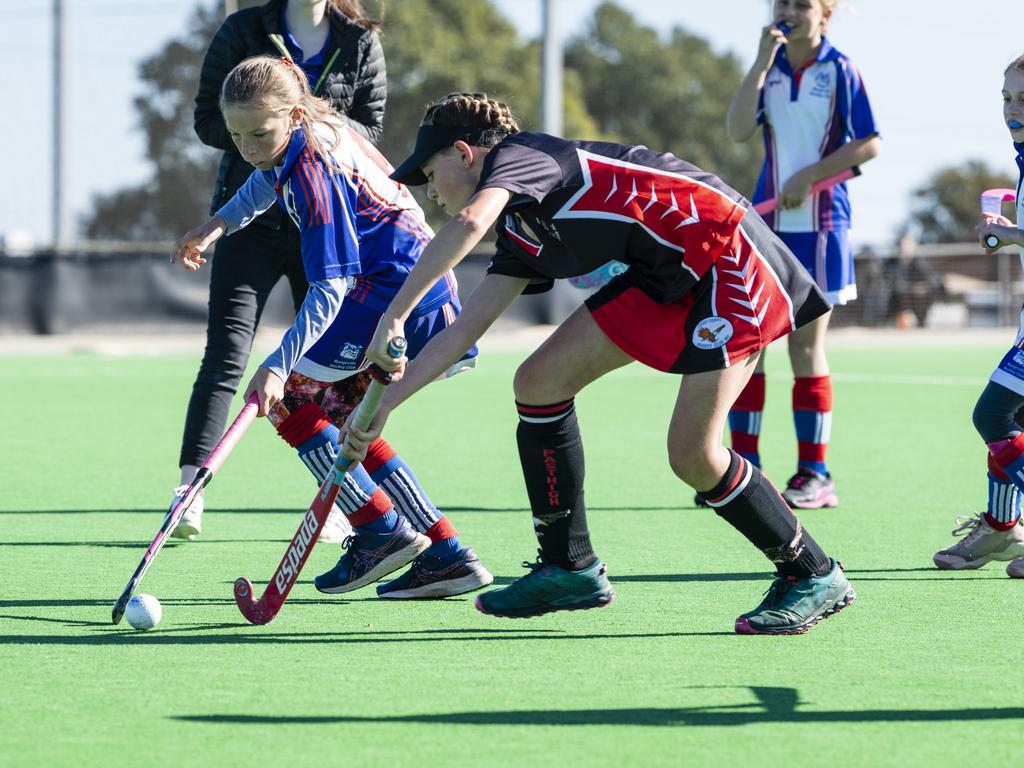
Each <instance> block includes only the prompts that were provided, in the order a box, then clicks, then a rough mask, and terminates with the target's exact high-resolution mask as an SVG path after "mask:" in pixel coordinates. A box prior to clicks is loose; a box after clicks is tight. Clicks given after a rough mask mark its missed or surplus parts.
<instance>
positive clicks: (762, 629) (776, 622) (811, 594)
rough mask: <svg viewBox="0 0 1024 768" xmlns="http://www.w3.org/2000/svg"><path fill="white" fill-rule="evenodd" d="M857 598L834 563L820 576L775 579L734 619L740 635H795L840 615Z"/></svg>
mask: <svg viewBox="0 0 1024 768" xmlns="http://www.w3.org/2000/svg"><path fill="white" fill-rule="evenodd" d="M856 597H857V594H856V593H855V592H854V591H853V587H851V586H850V582H848V581H847V580H846V576H845V575H844V574H843V567H842V566H841V565H840V564H839V563H837V562H836V561H835V560H833V561H832V570H831V571H829V572H828V573H826V574H825V575H824V576H810V577H808V578H804V579H800V578H797V577H796V576H779V577H778V578H777V579H775V581H773V582H772V585H771V586H770V587H769V588H768V591H767V592H766V593H765V596H764V600H762V601H761V604H760V605H759V606H757V608H755V609H754V610H752V611H749V612H748V613H744V614H743V615H742V616H740V617H739V618H737V619H736V631H737V632H738V633H739V634H741V635H799V634H802V633H804V632H806V631H807V630H808V629H810V628H811V627H813V626H814V625H815V624H817V623H818V622H819V621H821V620H822V619H827V618H828V617H829V616H831V615H832V614H833V613H837V612H838V611H841V610H842V609H843V608H845V607H846V606H848V605H849V604H850V603H852V602H853V601H854V599H855V598H856Z"/></svg>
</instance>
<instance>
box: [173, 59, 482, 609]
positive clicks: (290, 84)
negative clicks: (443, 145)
mask: <svg viewBox="0 0 1024 768" xmlns="http://www.w3.org/2000/svg"><path fill="white" fill-rule="evenodd" d="M221 109H222V111H223V113H224V119H225V122H226V124H227V126H228V130H229V131H230V133H231V136H232V138H233V139H234V141H235V142H236V144H237V145H238V148H239V150H240V152H241V154H242V156H243V157H244V158H245V159H246V160H247V161H248V162H249V163H251V164H252V165H254V166H256V168H257V170H256V171H254V172H253V174H252V175H251V176H250V178H249V180H248V181H247V182H246V183H245V185H243V187H242V188H241V189H240V190H239V191H238V193H237V194H236V195H235V196H234V197H233V198H232V199H231V201H229V202H228V203H227V204H226V205H225V206H224V207H222V208H221V209H220V210H219V211H218V212H217V214H216V215H215V216H214V217H213V218H211V219H210V220H209V221H208V222H206V223H205V224H203V225H202V226H200V227H198V228H196V229H194V230H192V231H191V232H189V233H188V234H186V235H185V236H184V237H183V238H182V239H181V240H179V241H178V242H177V243H176V244H175V248H174V251H173V252H172V260H174V259H176V258H177V259H181V261H182V263H183V264H184V265H185V266H186V267H187V268H190V269H197V268H198V267H199V266H200V265H201V264H203V263H204V262H205V259H204V258H203V257H202V255H201V254H202V252H203V251H204V250H205V249H206V248H207V247H209V246H210V245H211V244H212V243H214V242H215V241H216V240H217V239H218V238H219V237H220V236H222V235H224V234H230V233H231V232H234V231H237V230H238V229H240V228H242V227H244V226H246V225H247V224H248V223H250V222H251V221H252V220H253V219H255V218H256V217H257V216H259V215H260V214H261V213H263V212H264V211H266V210H268V209H269V208H270V207H271V206H273V205H274V204H275V203H279V204H280V205H281V206H283V207H284V209H285V210H286V211H287V212H288V215H289V216H290V217H291V218H292V220H293V221H294V222H295V224H296V226H297V227H298V228H299V232H300V234H301V251H302V260H303V265H304V267H305V271H306V277H307V279H308V280H309V291H308V293H307V295H306V299H305V301H304V303H303V305H302V308H301V309H300V311H299V314H298V316H297V317H296V319H295V324H294V325H293V326H292V328H290V329H289V330H288V331H287V333H285V335H284V338H283V339H282V341H281V344H280V346H279V347H278V348H277V349H276V350H275V351H274V352H272V353H271V354H270V355H269V356H268V357H267V359H266V360H264V362H263V364H262V365H261V366H260V368H259V369H258V371H257V372H256V374H255V375H254V376H253V378H252V380H251V381H250V382H249V384H248V386H247V387H246V389H245V396H246V397H248V396H249V394H250V393H254V392H255V393H256V395H257V396H258V398H259V414H260V415H261V416H268V417H269V419H270V421H271V422H272V423H273V424H274V425H275V426H276V427H277V431H278V433H279V434H280V435H281V437H282V438H284V439H285V440H286V441H287V442H288V443H289V444H290V445H292V446H293V447H294V448H295V449H296V450H297V451H298V453H299V456H300V457H301V458H302V460H303V461H304V462H305V464H306V465H307V466H308V467H309V469H310V470H311V471H312V472H313V474H314V475H315V476H316V477H317V479H318V480H319V481H321V482H322V481H323V479H324V477H325V476H326V474H327V472H328V471H329V468H330V466H331V465H332V464H333V461H334V457H335V455H336V453H337V438H338V428H337V425H340V424H342V423H344V420H345V419H346V418H347V416H348V415H349V413H351V411H352V410H353V409H354V408H355V406H356V405H357V404H358V403H359V401H360V400H361V399H362V397H363V394H364V393H365V391H366V388H367V386H368V384H369V373H368V372H367V370H366V369H367V367H368V361H367V359H366V357H365V350H366V346H367V344H368V342H369V341H370V338H371V337H372V335H373V332H374V329H375V328H376V326H377V323H378V321H379V319H380V316H381V313H382V312H383V310H384V309H386V307H387V306H388V303H389V302H390V301H391V298H392V297H393V296H394V294H395V293H396V292H397V291H398V289H399V288H400V286H401V285H402V283H403V282H404V280H405V278H406V276H407V275H408V274H409V272H410V271H411V270H412V268H413V266H414V265H415V263H416V260H417V259H418V258H419V256H420V253H421V252H422V251H423V249H424V247H425V246H426V245H427V243H429V242H430V239H431V237H432V236H433V232H431V230H430V228H429V227H428V225H427V224H426V221H425V220H424V218H423V212H422V210H421V209H420V208H419V206H418V205H417V203H416V202H415V200H414V199H413V197H412V196H411V195H410V194H409V192H408V190H407V189H405V188H404V187H403V186H401V185H400V184H396V183H395V182H393V181H392V180H391V179H390V178H389V176H388V174H389V173H390V172H391V170H392V168H391V166H390V164H389V163H388V162H387V161H386V160H385V159H384V158H383V156H381V155H380V153H379V152H377V151H376V150H375V149H374V148H373V147H372V146H371V145H370V144H369V143H368V142H367V141H366V140H365V139H363V138H362V137H360V136H359V135H358V134H356V133H355V132H354V131H352V130H351V129H350V128H348V127H347V126H346V125H345V124H344V123H343V122H342V121H341V120H340V119H339V118H338V117H337V116H335V115H334V114H333V113H332V112H331V111H330V109H329V107H328V106H327V104H326V103H325V102H323V101H321V100H319V99H316V98H315V97H313V96H312V95H311V94H310V91H309V86H308V83H307V81H306V77H305V75H304V74H303V73H302V71H301V70H300V69H299V68H298V67H297V66H296V65H295V64H294V63H292V62H290V61H289V60H287V59H277V58H271V57H265V56H264V57H254V58H251V59H247V60H246V61H244V62H242V63H241V64H239V65H238V66H237V67H235V68H234V69H233V70H232V71H231V72H230V73H229V75H228V76H227V78H226V79H225V81H224V86H223V89H222V92H221ZM459 309H460V306H459V300H458V295H457V291H456V284H455V279H454V276H453V275H452V274H451V273H450V272H445V273H444V274H443V275H441V276H440V279H439V280H438V281H437V282H436V283H435V284H433V285H432V286H431V287H430V288H429V290H428V291H427V292H426V293H425V295H424V296H423V298H422V300H421V301H420V302H418V304H417V305H416V307H415V309H414V310H413V313H412V322H411V324H410V327H409V332H408V336H407V339H408V341H409V349H410V353H411V354H415V353H417V352H418V351H419V350H420V349H421V348H422V347H423V346H424V344H426V342H427V340H428V339H429V338H430V337H431V336H432V335H434V334H435V333H437V332H439V331H440V330H443V329H444V328H445V327H447V326H448V325H449V324H451V323H452V322H454V320H455V317H456V315H457V314H458V312H459ZM475 357H476V349H475V348H473V349H470V350H468V351H467V353H466V354H465V355H464V356H462V358H460V360H458V361H455V362H454V364H453V365H452V367H451V368H449V369H448V370H446V371H445V372H442V375H452V374H454V373H457V372H458V371H460V370H463V369H465V368H468V367H472V366H473V365H474V363H475ZM392 502H394V504H397V506H398V509H399V511H400V512H402V516H399V515H396V513H395V511H394V509H393V503H392ZM339 506H340V507H341V509H342V511H343V512H344V513H345V515H346V516H347V518H348V521H349V523H350V524H351V526H352V528H353V536H351V537H350V538H349V539H348V540H347V541H346V544H345V546H346V548H347V551H346V553H345V554H344V555H343V556H342V558H341V559H340V560H339V562H338V565H337V566H336V567H335V568H334V569H333V570H332V571H330V572H328V573H326V574H323V575H322V576H319V577H317V579H316V586H317V588H318V589H320V590H321V591H324V592H347V591H350V590H352V589H356V588H358V587H360V586H363V585H365V584H368V583H371V582H373V581H376V580H377V579H378V578H380V577H382V576H384V575H386V574H387V573H389V572H390V571H393V570H395V569H397V568H399V567H401V566H402V565H405V564H406V563H408V562H409V561H410V560H412V559H413V558H417V559H416V562H415V563H414V564H413V567H412V569H411V570H410V571H409V572H408V573H406V574H404V575H403V576H402V577H400V578H399V579H396V580H394V581H392V582H389V583H388V584H384V585H382V586H381V587H380V588H378V592H379V593H380V594H381V595H382V596H384V597H441V596H447V595H452V594H459V593H461V592H466V591H469V590H471V589H476V588H478V587H480V586H483V585H485V584H489V583H490V582H491V575H490V574H489V573H488V572H487V571H486V569H484V568H483V566H482V565H481V564H480V562H479V560H478V559H477V558H476V555H475V554H474V553H473V551H472V550H471V549H469V548H466V547H463V546H462V545H461V543H460V542H459V539H458V535H457V531H455V529H454V527H453V526H452V525H451V523H450V522H449V521H448V519H447V518H446V517H445V516H444V515H443V514H441V513H440V512H439V511H438V510H437V508H436V507H435V506H434V505H433V504H432V503H431V502H430V499H429V497H428V496H427V495H426V493H425V492H424V491H423V489H422V488H421V487H420V486H419V483H418V482H417V481H416V478H415V476H414V475H413V474H412V472H411V470H410V469H409V468H408V467H407V466H406V465H405V464H404V463H403V462H402V460H401V459H400V458H399V457H398V456H397V454H396V453H395V452H394V450H393V449H392V448H391V447H390V446H388V445H387V443H385V442H383V441H382V442H380V443H377V444H376V446H375V447H374V449H373V451H371V453H370V456H369V457H368V459H367V461H366V462H365V463H364V464H363V465H361V466H360V467H357V468H355V469H354V470H353V471H351V472H349V473H348V475H347V476H346V479H345V483H344V485H343V486H342V490H341V493H340V494H339ZM410 523H411V526H410ZM414 529H415V530H414ZM417 531H418V532H417ZM424 550H426V551H425V552H424ZM421 552H423V554H422V556H419V557H417V556H418V555H420V553H421Z"/></svg>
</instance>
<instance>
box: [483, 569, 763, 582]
mask: <svg viewBox="0 0 1024 768" xmlns="http://www.w3.org/2000/svg"><path fill="white" fill-rule="evenodd" d="M517 578H519V577H517V576H495V577H494V583H495V584H511V583H512V582H513V581H515V580H516V579H517ZM608 578H609V579H610V580H611V582H612V584H625V583H629V582H647V583H650V582H674V583H682V582H693V581H696V582H708V581H764V580H765V579H770V578H771V574H770V573H768V572H767V571H760V572H756V573H630V574H617V573H613V574H611V575H610V576H609V577H608Z"/></svg>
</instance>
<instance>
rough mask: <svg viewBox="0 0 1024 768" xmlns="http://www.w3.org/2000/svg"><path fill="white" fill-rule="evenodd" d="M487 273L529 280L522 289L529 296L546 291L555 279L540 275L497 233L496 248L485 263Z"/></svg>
mask: <svg viewBox="0 0 1024 768" xmlns="http://www.w3.org/2000/svg"><path fill="white" fill-rule="evenodd" d="M487 274H488V275H504V276H506V277H521V278H525V279H527V280H529V281H530V284H529V285H527V286H526V287H525V288H524V289H523V295H524V296H529V295H530V294H532V293H546V292H547V291H550V290H551V288H552V287H553V286H554V284H555V281H554V280H553V279H551V278H550V277H546V276H545V275H542V274H541V273H540V272H537V271H536V270H534V269H530V266H529V265H528V264H526V262H524V261H523V260H522V258H521V257H519V256H517V255H516V254H515V251H514V250H513V246H511V245H510V244H509V243H508V242H507V241H505V240H504V238H503V237H502V235H500V234H499V235H498V242H497V249H496V250H495V253H494V256H493V257H491V263H490V264H488V265H487Z"/></svg>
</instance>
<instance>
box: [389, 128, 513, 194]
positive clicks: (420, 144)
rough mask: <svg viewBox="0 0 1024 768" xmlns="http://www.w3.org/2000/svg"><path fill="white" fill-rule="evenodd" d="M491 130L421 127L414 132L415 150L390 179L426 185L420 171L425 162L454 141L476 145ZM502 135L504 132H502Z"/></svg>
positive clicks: (409, 183) (415, 184) (414, 185)
mask: <svg viewBox="0 0 1024 768" xmlns="http://www.w3.org/2000/svg"><path fill="white" fill-rule="evenodd" d="M493 131H494V129H493V128H466V127H463V126H455V125H421V126H420V129H419V130H418V131H417V132H416V148H415V149H414V150H413V151H412V154H411V155H409V157H407V158H406V159H405V162H403V163H402V164H401V165H400V166H398V167H397V168H396V169H395V170H394V172H393V173H392V174H391V178H392V179H394V180H395V181H397V182H398V183H399V184H405V185H407V186H410V187H418V186H420V185H422V184H426V183H427V177H426V176H424V175H423V171H421V170H420V166H422V165H423V164H424V163H425V162H427V160H429V159H430V158H431V157H433V156H434V155H435V154H437V153H438V152H440V151H441V150H442V149H447V148H448V147H450V146H451V145H452V144H454V143H455V142H456V141H464V142H466V143H467V144H478V143H479V142H480V138H481V137H482V136H483V135H484V134H486V133H491V132H493ZM502 133H504V131H503V132H502Z"/></svg>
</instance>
